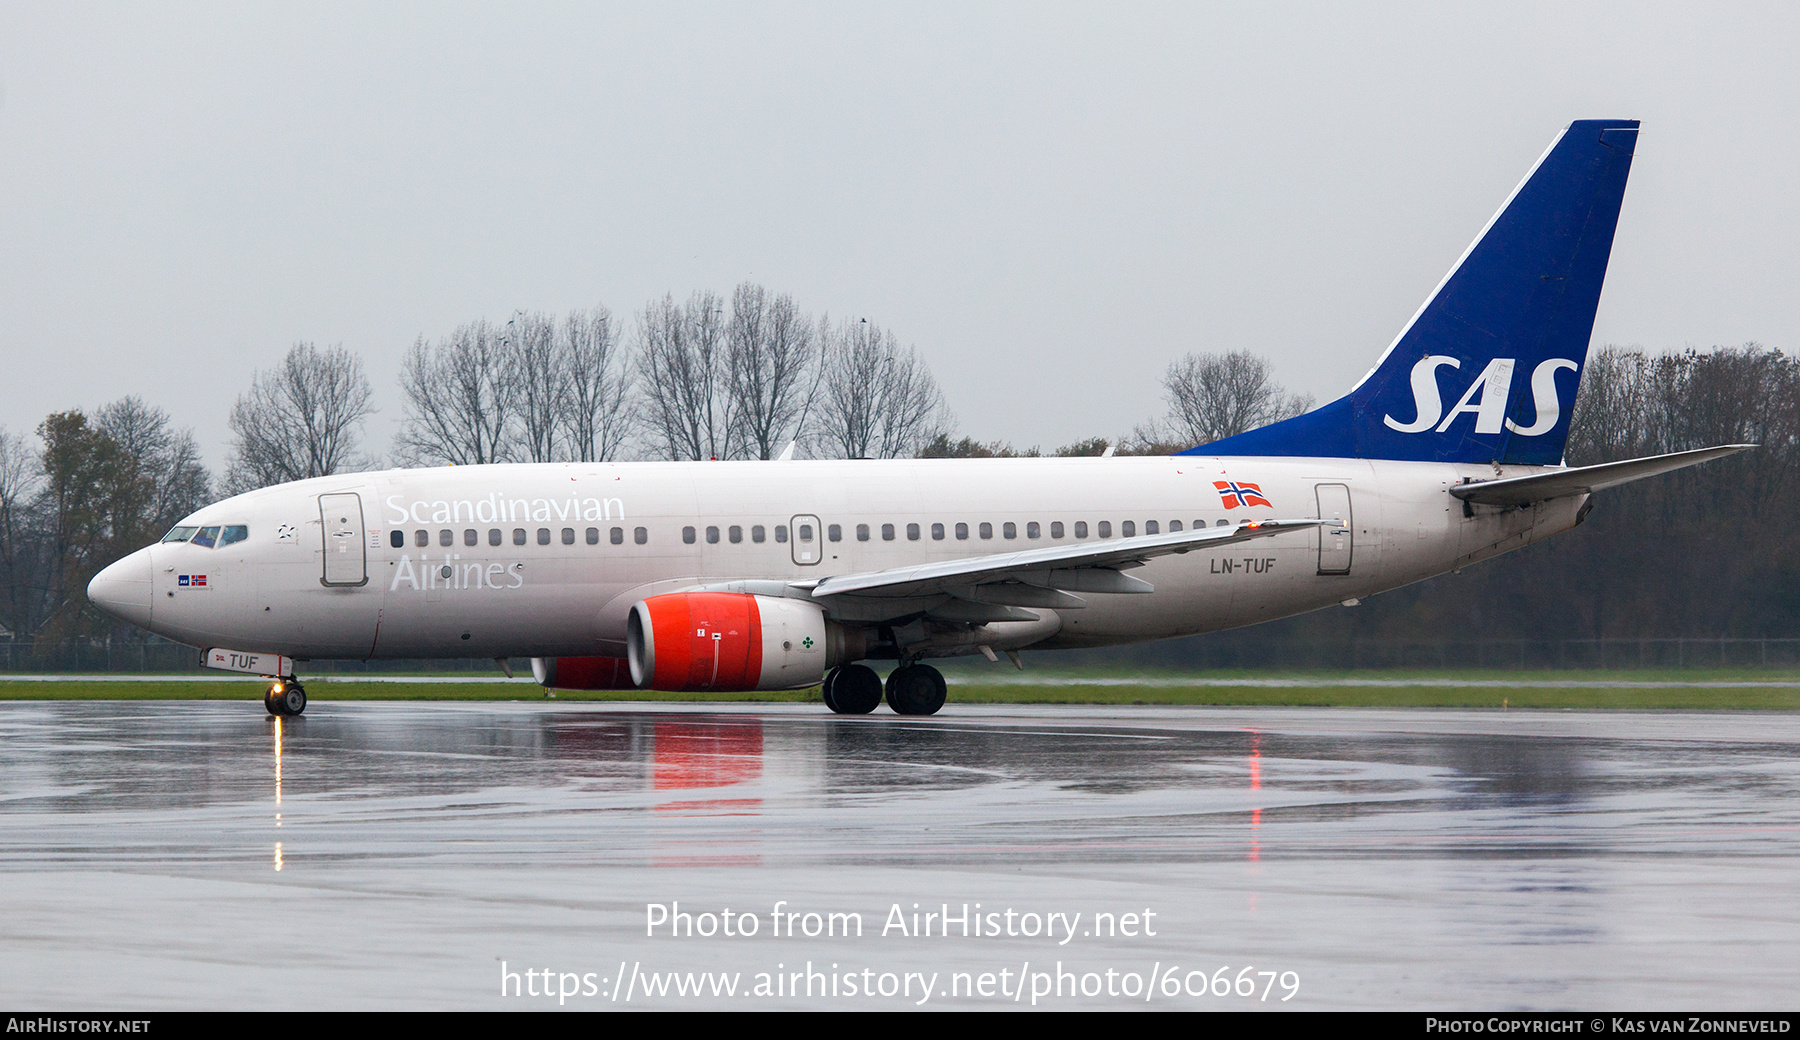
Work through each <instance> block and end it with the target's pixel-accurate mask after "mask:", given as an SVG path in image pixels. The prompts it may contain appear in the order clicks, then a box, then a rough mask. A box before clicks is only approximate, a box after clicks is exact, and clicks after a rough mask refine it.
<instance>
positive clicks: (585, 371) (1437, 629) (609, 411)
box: [0, 283, 1800, 663]
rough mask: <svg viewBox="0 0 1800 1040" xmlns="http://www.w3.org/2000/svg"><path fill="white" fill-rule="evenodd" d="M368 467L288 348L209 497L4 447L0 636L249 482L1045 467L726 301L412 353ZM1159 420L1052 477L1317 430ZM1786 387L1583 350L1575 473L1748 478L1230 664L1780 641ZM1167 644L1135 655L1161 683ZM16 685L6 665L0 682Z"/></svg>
mask: <svg viewBox="0 0 1800 1040" xmlns="http://www.w3.org/2000/svg"><path fill="white" fill-rule="evenodd" d="M398 389H399V391H400V399H401V401H402V404H403V416H402V420H401V423H400V426H399V430H398V433H397V435H396V438H395V442H394V444H393V445H392V446H391V448H390V449H389V450H388V451H387V452H376V451H372V450H370V448H369V446H368V445H367V444H366V443H365V442H364V439H363V425H364V423H365V421H366V419H367V417H368V416H369V414H370V413H371V411H372V410H373V408H374V401H375V393H374V390H373V388H372V387H371V385H370V384H369V381H368V379H367V377H366V374H365V371H364V367H363V363H362V359H361V358H360V357H359V356H357V355H356V354H355V353H353V352H351V351H349V350H346V349H344V348H343V347H341V346H339V347H329V348H320V347H317V346H314V345H312V344H306V343H302V344H297V345H295V346H294V347H293V349H292V350H290V351H289V352H288V354H287V356H286V357H285V358H284V359H283V361H282V363H281V364H280V365H278V366H276V367H275V368H273V369H269V370H266V371H259V372H257V373H256V374H255V376H254V377H253V379H252V381H251V385H250V386H249V387H248V388H247V389H246V390H245V391H244V392H243V393H242V394H240V395H239V396H238V397H237V399H236V401H235V403H234V405H233V407H232V410H231V413H230V416H229V420H228V423H229V427H230V429H231V433H232V440H231V444H230V448H229V452H228V455H227V460H226V465H225V467H224V471H223V472H222V473H221V474H219V475H218V476H216V477H215V476H214V475H213V474H211V473H209V472H208V471H207V469H206V468H205V467H204V466H203V465H201V463H200V453H199V450H198V446H197V445H196V443H195V440H194V437H193V435H192V433H191V432H190V431H186V430H178V429H176V428H174V427H173V426H172V424H171V422H170V419H169V416H168V414H167V413H166V412H164V411H162V410H161V409H159V408H155V407H153V406H150V405H148V404H146V403H144V402H143V401H140V400H139V399H137V398H135V397H128V398H125V399H123V400H120V401H116V402H113V403H111V404H108V405H105V406H104V407H102V408H99V409H97V410H95V411H94V412H92V413H91V414H87V413H83V412H81V411H69V412H62V413H57V414H54V415H51V416H49V417H47V418H45V419H44V420H43V422H41V423H40V424H38V425H37V427H36V428H35V431H34V432H35V436H32V435H31V434H28V433H25V432H23V431H18V432H8V431H6V430H5V429H4V428H0V584H3V588H0V597H3V598H0V625H3V626H4V628H5V630H6V631H5V632H0V638H12V639H16V640H19V641H28V642H31V643H32V644H33V645H34V646H36V647H37V648H39V649H40V650H43V651H44V652H46V653H54V652H55V649H56V648H57V647H59V646H63V645H65V644H67V643H68V642H69V641H71V640H74V641H78V642H89V643H91V642H94V641H105V640H124V641H132V640H141V639H143V638H144V634H143V633H141V632H138V631H136V630H133V629H130V628H128V627H125V626H119V625H117V624H116V623H115V622H113V621H111V620H110V619H108V618H106V617H105V616H103V615H100V614H98V613H97V612H95V611H93V610H92V609H91V608H90V607H89V606H88V605H87V603H86V599H85V595H84V590H85V588H86V585H87V581H88V580H89V579H90V578H91V577H92V576H93V574H94V573H96V572H97V571H98V570H99V568H100V567H102V566H104V565H105V564H106V563H109V562H111V561H112V560H114V559H117V558H119V557H120V556H123V555H125V554H126V553H128V552H130V551H131V550H133V549H135V548H137V547H139V546H141V545H143V544H145V543H147V542H149V541H151V540H153V539H154V538H155V537H156V536H157V535H159V534H161V533H162V532H163V531H164V530H166V529H167V528H168V527H169V526H171V525H172V524H173V523H174V521H176V520H178V519H179V518H180V517H182V516H183V515H185V514H186V513H188V512H190V511H192V510H193V509H194V508H196V507H198V506H200V505H202V504H204V503H206V502H208V501H211V500H213V499H215V498H217V497H222V496H224V495H226V494H232V493H237V492H241V491H245V490H249V489H252V488H256V487H262V486H265V485H268V484H274V483H280V482H283V481H289V480H298V479H304V478H307V477H314V476H323V475H327V474H330V473H336V472H349V471H355V470H361V469H368V468H375V467H378V466H384V465H437V464H444V463H456V464H459V465H469V464H478V463H484V462H510V461H518V462H544V461H604V460H613V459H641V458H660V459H768V458H773V457H775V456H777V455H779V454H780V453H781V452H782V451H784V450H785V449H786V448H787V446H788V445H790V444H793V445H795V450H796V453H797V454H798V455H800V456H801V457H807V456H810V457H815V458H893V457H909V456H919V457H984V456H1022V455H1039V454H1045V453H1046V452H1044V451H1042V450H1041V449H1040V448H1037V447H1028V448H1017V447H1014V446H1013V445H1011V444H1009V443H1006V442H1001V441H991V442H982V441H978V440H976V439H974V438H972V437H970V436H968V435H965V434H962V433H960V432H959V431H958V430H957V429H956V423H955V417H954V416H953V415H952V414H951V413H950V411H949V409H948V408H947V407H946V406H945V403H944V397H943V394H942V392H941V391H940V389H939V387H938V384H937V382H936V380H935V379H934V378H933V376H932V374H931V372H930V370H929V368H928V366H927V365H926V364H925V362H924V360H923V358H922V357H921V356H920V355H919V353H918V352H917V351H916V350H915V349H913V348H912V347H910V346H902V345H901V343H900V341H899V339H898V337H897V336H896V335H895V334H894V333H893V332H892V331H890V330H888V329H884V328H882V327H880V326H877V325H875V324H873V323H871V322H869V321H867V320H863V319H842V320H833V319H832V318H831V317H830V316H829V315H828V314H819V315H814V314H809V313H806V312H804V311H802V310H800V309H799V308H798V307H797V306H796V305H795V303H794V301H793V299H792V298H791V297H790V296H787V295H785V294H779V293H774V292H771V291H769V290H768V289H766V288H764V287H762V286H758V285H754V284H748V283H747V284H744V285H740V286H739V287H738V288H737V289H736V290H735V291H734V292H733V293H732V294H731V295H730V297H729V298H725V297H722V296H720V295H719V294H716V293H712V292H700V293H695V294H694V295H692V296H690V297H689V298H688V299H687V300H685V301H680V302H678V301H676V300H675V299H674V298H672V297H664V298H663V299H661V300H654V301H651V302H650V303H648V304H646V305H645V306H644V307H643V308H642V309H640V310H639V311H637V312H636V313H635V314H634V315H632V317H631V318H630V319H629V320H628V321H622V320H620V319H619V318H617V317H615V316H614V315H613V314H612V312H610V311H609V310H607V309H606V308H604V307H596V308H594V309H592V310H587V311H576V312H572V313H570V314H567V315H561V316H552V315H546V314H538V313H533V312H517V313H515V314H514V315H513V316H512V317H511V318H510V319H508V320H506V321H504V322H501V321H492V320H478V321H473V322H470V323H468V324H465V325H463V326H461V327H460V328H457V329H455V330H454V331H452V332H451V333H450V334H448V335H446V336H443V337H440V338H437V339H426V338H424V337H420V338H419V339H418V340H417V341H416V342H414V343H413V344H412V346H411V347H410V349H408V350H407V351H406V354H405V356H404V359H403V364H402V367H401V377H400V385H399V388H398ZM1163 389H1164V394H1165V403H1166V405H1167V411H1166V412H1165V414H1164V415H1162V416H1161V417H1157V418H1152V419H1149V420H1146V421H1145V422H1143V423H1142V424H1140V425H1139V426H1137V427H1136V428H1135V429H1133V430H1132V431H1130V432H1129V433H1126V434H1122V435H1115V436H1094V437H1090V438H1087V439H1084V440H1080V441H1077V442H1074V443H1072V444H1068V445H1063V446H1061V447H1059V448H1056V449H1053V450H1052V451H1051V452H1049V453H1050V454H1057V455H1100V454H1103V453H1106V452H1107V451H1112V452H1114V453H1116V454H1162V453H1167V452H1170V451H1177V450H1181V449H1183V448H1187V447H1191V446H1193V445H1196V444H1204V443H1207V442H1209V441H1213V440H1218V439H1220V438H1222V437H1228V436H1231V435H1233V434H1235V433H1239V432H1242V431H1243V430H1247V429H1253V428H1255V427H1257V426H1261V425H1265V424H1266V423H1269V422H1273V421H1276V420H1279V419H1282V418H1286V417H1287V416H1290V415H1294V414H1298V413H1299V412H1301V411H1304V410H1306V409H1307V408H1309V407H1311V404H1312V401H1311V399H1310V398H1305V397H1300V396H1297V395H1294V394H1291V393H1289V392H1288V391H1286V390H1285V389H1284V388H1283V387H1281V386H1280V385H1279V384H1278V383H1277V382H1276V381H1275V380H1274V378H1273V371H1272V368H1271V366H1270V365H1269V364H1268V362H1267V361H1266V360H1264V359H1261V358H1257V357H1255V356H1254V355H1251V354H1249V353H1246V352H1242V351H1240V352H1235V353H1228V354H1210V355H1209V354H1189V355H1187V356H1185V357H1183V358H1181V359H1179V360H1177V361H1175V362H1174V363H1172V364H1171V365H1170V366H1169V368H1168V370H1167V371H1166V372H1165V373H1164V377H1163ZM1797 427H1800V369H1797V367H1796V362H1795V361H1794V359H1791V358H1788V357H1786V356H1784V355H1782V354H1780V353H1778V352H1775V351H1770V350H1765V349H1762V348H1760V347H1757V346H1756V345H1754V344H1752V345H1747V346H1744V347H1740V348H1725V349H1717V350H1713V351H1708V352H1694V351H1689V352H1687V353H1685V354H1680V355H1662V354H1655V355H1653V354H1647V353H1645V352H1642V351H1633V350H1621V349H1615V348H1601V349H1597V350H1595V351H1593V352H1592V353H1591V355H1590V357H1589V360H1588V366H1587V370H1586V372H1585V374H1584V377H1583V381H1582V388H1581V393H1580V396H1579V398H1578V402H1577V407H1576V412H1575V416H1574V419H1573V425H1572V428H1571V435H1570V441H1569V449H1568V455H1569V462H1570V463H1571V464H1583V463H1588V462H1597V461H1608V460H1612V459H1620V458H1631V457H1635V456H1640V455H1649V454H1657V453H1660V452H1666V451H1675V450H1680V449H1683V448H1688V447H1702V446H1706V445H1710V444H1721V443H1730V442H1755V443H1760V444H1762V445H1763V447H1762V448H1761V449H1760V450H1758V451H1755V452H1750V453H1746V454H1744V455H1741V456H1737V457H1735V458H1732V459H1729V460H1725V461H1723V462H1719V463H1713V464H1710V465H1707V466H1703V467H1699V468H1696V469H1692V470H1687V471H1683V472H1682V473H1680V474H1677V475H1674V476H1671V477H1664V478H1659V479H1655V480H1651V481H1646V482H1644V483H1641V484H1635V485H1631V486H1629V487H1627V488H1623V489H1617V490H1613V491H1609V492H1606V493H1604V494H1602V495H1601V496H1599V497H1598V504H1597V508H1596V509H1595V510H1594V511H1593V514H1592V515H1591V517H1590V518H1589V521H1588V523H1587V524H1586V525H1584V526H1583V527H1581V528H1579V529H1578V530H1576V531H1575V532H1572V533H1570V534H1567V535H1564V536H1562V537H1561V538H1558V539H1554V540H1552V541H1550V542H1548V543H1545V544H1542V545H1538V546H1533V547H1531V548H1529V549H1527V550H1525V551H1523V552H1521V553H1515V554H1512V555H1510V556H1507V557H1504V558H1503V559H1502V560H1501V561H1499V562H1495V563H1490V564H1484V565H1481V566H1478V567H1474V568H1471V569H1470V570H1469V571H1468V572H1467V573H1465V574H1462V575H1459V576H1454V577H1446V578H1443V579H1439V580H1436V581H1433V582H1427V583H1424V584H1422V585H1420V586H1416V587H1414V588H1411V589H1406V590H1400V591H1396V592H1394V593H1390V594H1388V595H1386V596H1381V597H1377V598H1375V599H1373V600H1371V601H1369V602H1368V603H1366V604H1365V605H1363V606H1362V607H1360V608H1358V609H1355V610H1336V611H1330V612H1324V613H1320V614H1315V615H1309V616H1307V617H1305V618H1300V619H1293V620H1289V621H1286V622H1280V623H1277V624H1275V625H1272V626H1259V627H1258V628H1256V629H1251V630H1246V631H1244V632H1242V633H1237V634H1224V635H1219V636H1212V637H1203V638H1208V639H1214V640H1220V639H1223V640H1235V641H1238V642H1243V643H1245V645H1251V644H1254V643H1255V642H1256V641H1258V640H1282V639H1287V640H1292V639H1295V638H1303V639H1305V638H1319V639H1325V638H1332V639H1362V640H1415V639H1418V640H1431V639H1439V638H1444V637H1445V636H1446V635H1447V634H1455V635H1456V636H1457V637H1459V638H1564V637H1568V636H1571V635H1579V636H1589V637H1621V636H1640V635H1644V634H1658V635H1684V636H1687V635H1725V634H1729V635H1800V632H1796V631H1795V625H1794V622H1795V620H1796V619H1797V618H1800V580H1796V579H1797V578H1800V556H1797V553H1796V548H1797V547H1796V544H1795V540H1796V538H1797V537H1800V536H1796V535H1795V534H1794V533H1792V526H1791V525H1790V524H1788V523H1787V522H1786V521H1787V517H1788V516H1790V515H1792V514H1793V512H1794V507H1795V506H1797V505H1800V501H1797V500H1796V497H1797V489H1796V486H1795V484H1796V480H1800V466H1797V463H1800V458H1796V436H1797ZM1185 645H1186V644H1184V643H1182V642H1181V641H1177V642H1175V643H1171V644H1163V645H1161V646H1159V647H1154V648H1150V649H1147V650H1140V651H1129V652H1127V653H1134V654H1138V655H1140V656H1141V655H1148V658H1151V659H1157V660H1165V661H1168V662H1169V663H1179V662H1180V661H1181V660H1183V656H1184V654H1187V653H1188V651H1187V650H1185V649H1184V646H1185ZM15 659H16V658H15Z"/></svg>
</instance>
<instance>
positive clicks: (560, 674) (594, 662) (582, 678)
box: [531, 657, 637, 690]
mask: <svg viewBox="0 0 1800 1040" xmlns="http://www.w3.org/2000/svg"><path fill="white" fill-rule="evenodd" d="M531 677H532V678H533V679H536V680H537V681H538V685H540V686H547V687H549V688H551V689H554V690H635V689H637V683H634V682H632V681H631V666H630V665H629V664H626V663H625V659H624V658H623V657H534V658H532V659H531Z"/></svg>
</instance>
